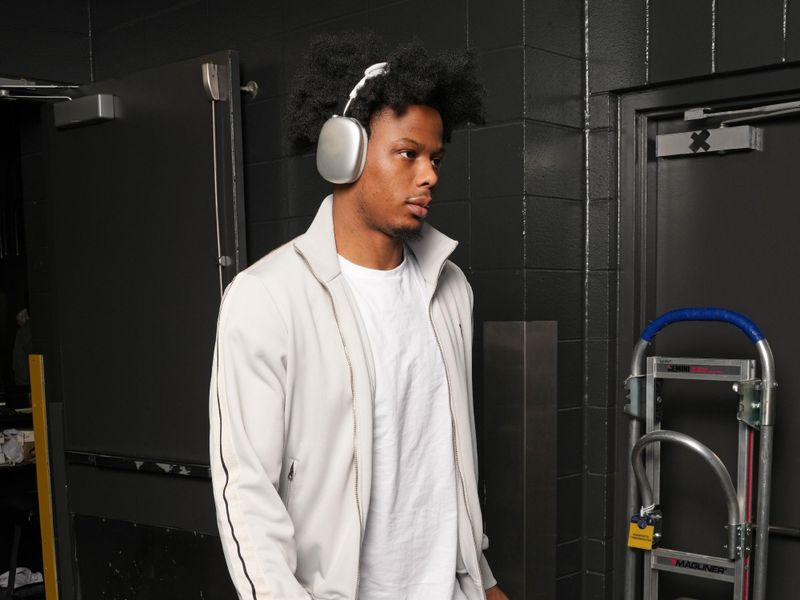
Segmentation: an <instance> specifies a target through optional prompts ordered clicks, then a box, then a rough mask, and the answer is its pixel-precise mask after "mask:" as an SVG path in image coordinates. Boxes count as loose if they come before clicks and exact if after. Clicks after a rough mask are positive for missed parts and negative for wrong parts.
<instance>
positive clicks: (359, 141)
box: [317, 117, 367, 183]
mask: <svg viewBox="0 0 800 600" xmlns="http://www.w3.org/2000/svg"><path fill="white" fill-rule="evenodd" d="M366 158H367V132H366V131H365V130H364V127H363V126H362V125H361V123H359V122H358V121H356V120H355V119H353V118H351V117H331V118H330V119H328V120H327V121H325V124H324V125H323V126H322V130H321V131H320V132H319V140H318V141H317V170H318V171H319V174H320V175H322V177H323V179H326V180H327V181H330V182H331V183H353V182H354V181H356V180H357V179H358V178H359V177H361V172H362V171H363V170H364V162H365V161H366Z"/></svg>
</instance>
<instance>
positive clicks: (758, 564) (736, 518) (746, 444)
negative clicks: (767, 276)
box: [624, 308, 777, 600]
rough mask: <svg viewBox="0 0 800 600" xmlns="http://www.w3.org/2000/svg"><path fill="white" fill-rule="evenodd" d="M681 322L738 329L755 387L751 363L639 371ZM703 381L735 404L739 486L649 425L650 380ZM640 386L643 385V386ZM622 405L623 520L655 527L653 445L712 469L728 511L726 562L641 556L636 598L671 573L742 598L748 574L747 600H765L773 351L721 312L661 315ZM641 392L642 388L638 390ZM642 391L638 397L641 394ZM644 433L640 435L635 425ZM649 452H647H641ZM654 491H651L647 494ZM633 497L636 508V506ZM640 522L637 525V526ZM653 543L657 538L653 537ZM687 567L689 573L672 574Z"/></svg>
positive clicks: (634, 360)
mask: <svg viewBox="0 0 800 600" xmlns="http://www.w3.org/2000/svg"><path fill="white" fill-rule="evenodd" d="M683 321H718V322H724V323H728V324H730V325H733V326H735V327H737V328H738V329H740V330H741V331H742V332H743V333H744V334H745V335H747V337H748V338H749V339H750V341H752V342H753V344H755V346H756V350H757V352H758V357H759V362H760V365H761V380H758V379H756V378H755V361H752V360H730V359H692V358H686V359H683V358H677V359H676V358H664V357H657V356H655V357H650V358H649V359H648V360H647V371H646V372H645V371H644V370H643V367H644V362H645V361H644V359H645V352H646V350H647V347H648V346H649V345H650V343H651V342H652V340H653V338H654V337H655V335H656V334H657V333H658V332H659V331H661V330H662V329H663V328H665V327H667V326H668V325H671V324H673V323H678V322H683ZM667 378H671V379H706V380H717V381H733V382H734V383H733V388H734V391H736V392H737V393H738V394H739V396H740V401H739V413H738V419H739V452H738V456H739V461H738V462H739V468H738V484H737V486H734V485H733V482H732V481H731V478H730V475H729V474H728V471H727V469H726V468H725V465H724V464H723V463H722V461H721V460H720V459H719V457H717V456H716V454H714V452H713V451H711V450H710V449H709V448H707V447H706V446H704V445H703V444H701V443H700V442H699V441H697V440H695V439H694V438H691V437H690V436H688V435H685V434H683V433H679V432H675V431H667V430H661V429H660V425H659V423H658V419H657V418H656V414H655V413H656V410H655V402H656V398H655V396H656V394H655V381H656V380H657V379H667ZM643 383H644V384H646V385H645V386H643ZM625 387H626V389H627V390H628V399H629V401H628V403H627V404H626V406H625V412H626V413H628V415H629V417H630V421H629V427H628V442H629V443H628V449H629V452H630V457H631V462H630V465H629V470H628V490H627V513H628V515H629V516H630V515H633V516H634V519H636V515H639V518H641V519H643V520H647V522H648V523H651V524H653V523H655V526H656V529H658V525H659V524H660V518H661V514H660V511H659V510H658V508H657V501H658V495H659V489H660V482H659V474H660V450H659V446H658V444H659V443H660V442H668V443H674V444H679V445H682V446H684V447H686V448H689V449H690V450H692V451H694V452H695V453H696V454H697V455H699V456H700V457H701V458H702V459H703V460H704V461H705V462H707V463H708V464H709V465H710V466H711V467H712V469H713V471H714V473H715V475H716V476H717V479H718V480H719V482H720V485H721V486H722V489H723V492H724V495H725V500H726V505H727V510H728V523H727V525H726V528H727V529H728V537H727V540H728V541H727V544H726V549H727V557H725V558H722V557H714V556H706V555H698V554H692V553H688V552H681V551H678V550H671V549H665V548H657V547H653V548H652V549H651V550H645V557H644V559H645V560H644V563H645V564H644V565H643V566H644V569H643V573H644V582H643V593H644V595H643V598H644V599H645V600H656V599H657V598H658V572H659V571H675V572H680V573H683V574H686V575H694V576H698V577H704V578H709V579H717V580H721V581H729V582H732V583H733V584H734V599H735V600H746V599H747V598H748V591H749V590H748V588H749V573H750V572H751V571H752V572H753V573H754V581H753V600H766V574H767V549H768V535H769V504H770V485H771V476H772V436H773V426H774V422H775V388H776V387H777V383H776V381H775V364H774V360H773V356H772V350H771V349H770V346H769V343H768V342H767V340H766V338H765V336H764V334H763V333H762V332H761V330H760V329H759V328H758V326H757V325H756V324H755V323H753V322H752V321H750V320H749V319H748V318H747V317H745V316H744V315H741V314H739V313H736V312H734V311H731V310H727V309H723V308H682V309H677V310H672V311H670V312H667V313H664V314H663V315H661V316H660V317H658V318H657V319H655V320H654V321H653V322H652V323H650V324H649V325H648V326H647V327H646V328H645V329H644V330H643V331H642V334H641V336H640V339H639V341H638V342H637V343H636V345H635V347H634V350H633V355H632V357H631V373H630V376H629V377H628V378H627V380H626V382H625ZM643 388H644V389H643ZM643 391H644V392H645V394H644V397H643V394H642V392H643ZM643 420H644V422H645V427H646V431H645V433H644V435H642V421H643ZM754 430H759V450H758V484H757V498H758V504H757V510H756V524H757V526H756V525H755V524H751V523H750V522H749V520H750V504H751V498H752V468H751V462H752V449H753V433H754ZM648 447H649V448H648ZM645 449H647V459H646V462H647V471H648V473H649V474H650V476H651V477H652V479H653V485H652V486H651V483H650V481H649V480H648V477H647V475H646V474H645V468H644V466H643V465H642V454H643V453H644V452H645ZM654 488H655V491H654ZM639 493H641V497H642V502H641V504H639V499H638V496H639ZM642 522H644V521H642ZM752 528H755V554H754V557H753V560H752V562H751V561H750V556H749V555H750V547H751V545H752V544H751V543H750V534H751V530H752ZM654 536H655V538H656V539H655V541H656V544H655V545H657V544H658V542H659V541H660V540H659V539H658V538H660V534H659V533H658V532H656V533H655V534H654ZM638 562H639V551H638V550H634V549H632V548H628V549H627V554H626V557H625V590H624V598H625V600H635V599H636V598H637V587H638V586H637V571H638V570H639V567H638ZM681 566H689V567H690V568H689V569H685V568H679V567H681Z"/></svg>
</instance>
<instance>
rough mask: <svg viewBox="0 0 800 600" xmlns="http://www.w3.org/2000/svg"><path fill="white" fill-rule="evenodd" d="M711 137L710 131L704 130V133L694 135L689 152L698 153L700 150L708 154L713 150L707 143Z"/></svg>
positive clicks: (696, 132) (699, 132) (698, 132)
mask: <svg viewBox="0 0 800 600" xmlns="http://www.w3.org/2000/svg"><path fill="white" fill-rule="evenodd" d="M710 137H711V133H710V132H709V131H708V129H703V130H702V131H695V132H694V133H692V140H693V141H692V143H691V144H689V150H691V151H692V152H694V153H695V154H696V153H697V151H698V150H702V151H703V152H708V150H709V149H710V148H711V144H709V143H708V142H706V140H707V139H708V138H710Z"/></svg>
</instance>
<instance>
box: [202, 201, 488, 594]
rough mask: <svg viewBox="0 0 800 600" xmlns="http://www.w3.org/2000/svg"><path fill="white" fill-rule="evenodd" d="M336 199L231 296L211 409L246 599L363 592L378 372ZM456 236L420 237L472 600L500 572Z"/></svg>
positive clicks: (463, 581) (213, 446)
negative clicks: (352, 283) (486, 524)
mask: <svg viewBox="0 0 800 600" xmlns="http://www.w3.org/2000/svg"><path fill="white" fill-rule="evenodd" d="M332 206H333V198H332V196H328V197H327V198H326V199H325V200H324V201H323V203H322V206H321V207H320V209H319V212H318V213H317V215H316V217H315V219H314V221H313V223H312V224H311V227H310V228H309V229H308V231H307V232H306V233H305V234H303V235H301V236H299V237H298V238H296V239H295V240H293V241H292V242H289V243H288V244H286V245H284V246H282V247H280V248H278V249H277V250H275V251H273V252H272V253H270V254H269V255H267V256H266V257H264V258H262V259H261V260H259V261H258V262H256V263H255V264H253V265H252V266H251V267H249V268H248V269H246V270H245V271H243V272H242V273H240V274H239V275H238V276H237V277H236V278H235V280H234V281H233V282H232V283H231V285H230V286H229V287H228V289H227V291H226V292H225V296H224V298H223V300H222V307H221V309H220V314H219V322H218V329H217V344H216V350H215V353H214V365H213V372H212V378H211V394H210V407H209V408H210V423H211V435H210V452H211V475H212V480H213V488H214V501H215V503H216V509H217V522H218V525H219V531H220V537H221V540H222V547H223V550H224V553H225V559H226V561H227V564H228V569H229V570H230V573H231V578H232V579H233V582H234V585H235V587H236V590H237V592H238V594H239V597H240V598H241V599H242V600H262V599H266V598H270V599H274V600H297V599H303V600H308V599H309V598H314V599H318V600H354V599H355V598H357V596H358V578H359V574H358V565H359V557H360V550H361V541H362V539H363V536H364V531H365V526H366V515H367V512H368V507H369V500H370V486H371V478H372V415H373V404H372V403H373V395H374V391H375V374H374V367H373V364H372V352H371V350H370V347H369V341H368V339H367V334H366V330H365V328H364V325H363V322H362V321H361V318H360V315H359V313H358V309H357V307H356V303H355V300H354V298H353V296H352V295H351V292H350V289H349V287H348V286H347V284H346V282H345V280H344V277H343V276H342V274H341V272H340V270H339V260H338V256H337V253H336V244H335V241H334V235H333V215H332ZM456 245H457V244H456V242H454V241H453V240H451V239H450V238H448V237H446V236H445V235H443V234H442V233H440V232H438V231H437V230H435V229H434V228H432V227H430V226H428V225H425V226H424V229H423V232H422V235H421V237H420V238H419V239H418V240H416V241H414V242H411V243H410V246H411V248H412V250H413V252H414V255H415V256H416V257H417V260H418V262H419V264H420V268H421V270H422V273H423V276H424V278H425V281H426V283H427V289H428V294H429V299H430V304H429V306H430V317H431V325H432V327H433V328H434V332H435V334H436V338H437V340H438V342H439V346H440V348H441V351H442V356H443V359H444V364H445V372H446V375H447V383H448V385H449V393H450V407H451V412H452V417H453V434H454V435H453V439H454V443H453V452H454V454H455V460H456V471H457V477H458V481H457V489H458V559H457V574H456V575H457V577H458V579H459V582H460V585H461V588H462V590H463V591H464V593H465V594H466V596H467V598H469V599H470V600H483V598H484V591H483V590H484V589H485V588H489V587H491V586H492V585H494V584H495V580H494V577H493V576H492V574H491V571H490V570H489V567H488V565H487V563H486V561H485V559H484V557H483V549H484V548H485V546H486V545H487V544H486V540H485V537H484V536H483V526H482V518H481V511H480V506H479V500H478V489H477V455H476V449H475V420H474V415H473V408H472V368H471V365H472V290H471V288H470V286H469V283H468V282H467V280H466V278H465V277H464V274H463V273H462V271H461V270H460V269H459V268H458V267H457V266H456V265H455V264H453V263H452V262H450V261H449V260H448V257H449V256H450V254H451V253H452V252H453V250H454V249H455V247H456ZM397 343H398V344H402V343H403V340H397ZM431 600H450V599H449V598H441V599H438V598H432V599H431Z"/></svg>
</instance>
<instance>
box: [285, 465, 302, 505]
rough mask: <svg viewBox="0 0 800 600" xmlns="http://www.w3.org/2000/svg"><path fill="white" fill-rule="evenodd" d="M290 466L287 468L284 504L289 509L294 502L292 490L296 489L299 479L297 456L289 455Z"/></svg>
mask: <svg viewBox="0 0 800 600" xmlns="http://www.w3.org/2000/svg"><path fill="white" fill-rule="evenodd" d="M287 465H288V468H287V469H286V475H285V477H286V482H285V485H286V493H285V494H284V496H283V504H284V505H285V506H286V509H287V510H289V507H290V506H291V502H292V492H293V491H294V487H295V482H296V480H297V471H298V467H299V461H298V460H297V459H296V458H291V457H289V462H288V463H287Z"/></svg>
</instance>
